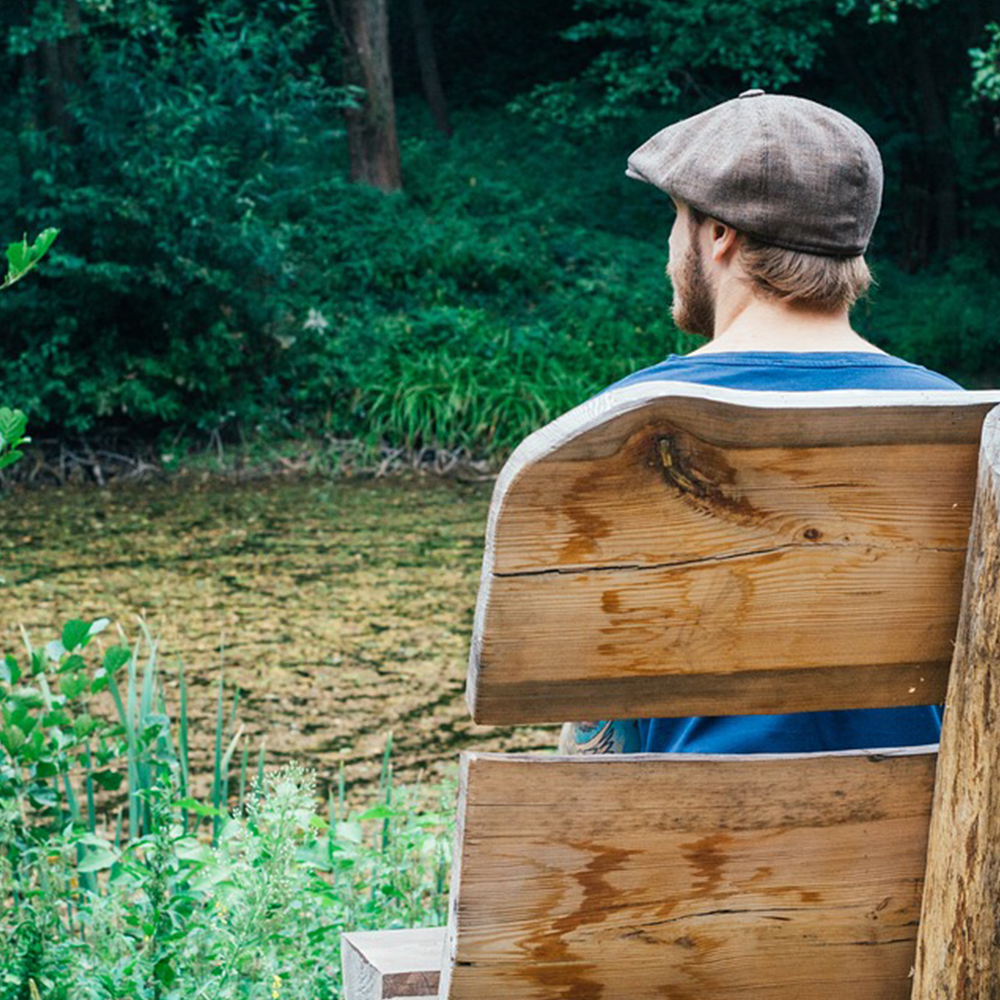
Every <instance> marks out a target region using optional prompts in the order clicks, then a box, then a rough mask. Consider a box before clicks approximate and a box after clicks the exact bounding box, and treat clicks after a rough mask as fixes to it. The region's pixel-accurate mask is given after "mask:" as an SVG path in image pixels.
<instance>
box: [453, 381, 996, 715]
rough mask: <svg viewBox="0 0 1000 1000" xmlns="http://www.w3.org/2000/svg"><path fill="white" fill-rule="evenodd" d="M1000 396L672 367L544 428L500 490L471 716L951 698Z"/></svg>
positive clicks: (759, 708) (716, 710) (474, 656)
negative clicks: (721, 379) (808, 389)
mask: <svg viewBox="0 0 1000 1000" xmlns="http://www.w3.org/2000/svg"><path fill="white" fill-rule="evenodd" d="M640 390H641V391H640ZM997 402H1000V393H860V392H829V393H790V394H778V393H747V392H734V391H731V390H730V391H727V390H720V389H712V388H710V387H705V386H681V385H679V384H676V383H674V384H671V383H659V384H656V385H652V387H650V386H642V387H633V388H632V389H627V390H619V391H616V392H610V393H606V394H605V395H604V396H602V397H599V398H598V400H594V401H591V403H588V404H585V406H583V407H579V408H578V409H577V410H575V411H572V412H571V413H570V414H567V415H566V416H565V417H562V418H560V419H559V420H557V421H555V422H554V423H553V424H551V425H549V426H548V427H546V428H543V429H542V430H541V431H539V432H538V433H537V434H536V435H533V436H532V437H531V438H529V439H528V440H527V441H526V442H525V443H524V445H522V446H521V448H519V449H518V451H517V452H515V454H514V456H512V458H511V461H510V463H508V466H507V467H505V469H504V471H503V472H502V474H501V476H500V479H499V480H498V483H497V488H496V491H495V494H494V500H493V505H492V507H491V513H490V523H489V528H488V531H487V548H486V554H485V557H484V564H483V580H482V586H481V588H480V595H479V602H478V605H477V611H476V621H475V625H474V634H473V642H472V650H471V654H470V663H469V689H468V697H469V703H470V708H471V709H472V712H473V716H474V718H475V719H476V721H477V722H484V723H495V724H509V723H512V722H545V721H559V720H562V719H566V718H574V717H577V718H580V717H583V718H591V717H593V716H594V714H595V712H596V713H597V714H598V715H601V716H602V717H605V718H623V717H630V716H636V715H644V716H648V717H657V716H667V715H692V714H711V715H719V714H750V713H755V712H773V711H778V710H781V708H780V707H779V706H778V705H777V704H776V696H778V695H780V693H781V692H782V691H783V690H788V692H789V694H790V698H791V701H790V702H789V704H788V707H787V708H786V709H785V710H801V711H806V710H811V709H820V708H861V707H879V706H887V705H897V704H916V703H923V704H928V703H931V702H933V701H935V700H939V699H940V698H941V696H942V695H943V691H944V685H945V683H946V675H947V669H948V664H949V663H950V659H951V639H952V637H953V635H954V631H955V628H956V625H957V620H958V602H959V595H960V591H961V579H962V573H963V565H964V555H965V546H966V539H967V535H968V528H969V523H970V520H971V511H972V496H973V488H974V482H975V472H974V470H975V463H976V456H977V451H978V438H979V431H980V428H981V424H982V420H983V418H984V416H985V414H986V412H987V411H988V409H989V406H990V405H993V404H995V403H997ZM886 622H892V623H893V627H892V628H891V629H889V628H886V627H885V623H886ZM831 667H832V668H837V669H838V670H843V671H845V674H844V676H842V677H841V678H839V679H836V680H834V679H831V677H830V676H829V675H826V674H824V675H823V676H822V680H821V679H820V675H819V674H818V673H817V671H820V670H825V669H826V668H831ZM869 667H872V668H874V669H872V670H869V669H868V668H869ZM785 671H788V673H789V677H788V682H787V685H786V682H785V681H784V679H783V674H784V672H785ZM702 673H703V674H705V675H707V685H706V687H705V688H704V689H702V688H700V687H699V684H698V681H697V679H696V675H697V674H702ZM862 675H863V676H862ZM720 697H721V700H720ZM588 706H589V707H588ZM597 706H600V708H599V709H598V708H597Z"/></svg>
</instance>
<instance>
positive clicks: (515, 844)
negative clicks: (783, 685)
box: [441, 748, 934, 1000]
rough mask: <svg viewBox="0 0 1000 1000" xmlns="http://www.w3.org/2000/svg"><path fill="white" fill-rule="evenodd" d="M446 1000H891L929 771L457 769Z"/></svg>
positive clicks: (776, 765) (899, 985) (577, 764)
mask: <svg viewBox="0 0 1000 1000" xmlns="http://www.w3.org/2000/svg"><path fill="white" fill-rule="evenodd" d="M462 768H463V776H462V802H461V804H460V817H461V822H462V832H460V834H459V841H458V843H459V852H458V857H457V858H456V861H455V865H454V870H453V876H452V879H453V881H452V897H451V898H452V913H451V922H450V926H449V936H448V949H449V961H448V963H447V964H446V966H445V968H444V970H443V979H442V987H441V996H442V997H449V998H451V1000H492V998H496V1000H598V998H600V1000H644V998H654V997H655V998H657V1000H663V998H671V1000H710V998H722V997H725V998H736V997H748V998H750V997H752V998H754V1000H801V997H803V996H810V997H831V998H850V1000H876V998H877V1000H902V998H904V997H907V996H909V990H910V979H909V975H910V971H911V967H912V964H913V955H914V947H915V940H916V933H917V918H918V915H919V908H920V892H921V885H922V881H923V872H924V861H925V844H926V833H927V822H928V816H929V812H930V803H931V795H932V786H933V778H934V754H933V753H930V752H927V748H923V749H922V750H909V751H898V752H893V753H891V754H888V755H885V756H881V757H875V758H873V757H868V756H865V755H863V754H834V755H798V756H784V757H763V756H757V757H753V758H742V759H741V758H719V757H715V758H713V757H698V756H695V755H686V754H681V755H648V756H646V755H636V756H630V757H589V758H580V757H575V758H551V757H550V758H545V757H531V756H527V755H519V756H514V755H507V756H503V755H491V754H466V755H463V762H462Z"/></svg>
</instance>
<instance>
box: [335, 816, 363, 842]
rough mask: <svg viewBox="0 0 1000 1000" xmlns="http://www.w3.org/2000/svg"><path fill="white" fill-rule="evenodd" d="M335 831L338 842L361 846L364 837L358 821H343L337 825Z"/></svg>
mask: <svg viewBox="0 0 1000 1000" xmlns="http://www.w3.org/2000/svg"><path fill="white" fill-rule="evenodd" d="M333 831H334V834H335V836H336V837H337V839H338V840H346V841H347V842H348V843H350V844H360V843H361V839H362V836H363V833H362V830H361V824H360V823H358V822H357V821H356V820H343V821H341V822H339V823H335V824H334V826H333Z"/></svg>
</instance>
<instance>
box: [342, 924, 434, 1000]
mask: <svg viewBox="0 0 1000 1000" xmlns="http://www.w3.org/2000/svg"><path fill="white" fill-rule="evenodd" d="M445 930H446V929H445V928H444V927H420V928H415V929H411V930H400V931H354V932H353V933H350V934H344V935H342V936H341V964H342V966H343V971H344V1000H390V998H393V997H407V998H412V1000H424V998H430V997H436V996H437V992H438V982H439V980H440V978H441V961H442V956H443V954H444V943H445Z"/></svg>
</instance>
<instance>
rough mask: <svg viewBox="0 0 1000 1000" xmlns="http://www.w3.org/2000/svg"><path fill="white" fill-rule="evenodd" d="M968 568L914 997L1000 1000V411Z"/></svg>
mask: <svg viewBox="0 0 1000 1000" xmlns="http://www.w3.org/2000/svg"><path fill="white" fill-rule="evenodd" d="M965 565H966V569H965V590H964V592H963V595H962V612H961V618H960V620H959V624H958V634H957V636H956V640H955V655H954V659H953V660H952V667H951V677H950V679H949V682H948V697H947V701H946V703H945V713H944V730H943V732H942V733H941V752H940V756H939V758H938V766H937V778H936V781H935V786H934V810H933V813H932V815H931V827H930V839H929V842H928V847H927V875H926V880H925V882H924V898H923V912H922V914H921V917H920V932H919V940H918V942H917V958H916V967H915V974H914V981H913V994H912V997H913V1000H994V998H996V997H1000V905H998V903H1000V408H997V409H995V410H993V411H992V412H991V413H990V414H989V416H988V417H987V418H986V423H985V424H984V426H983V443H982V450H981V452H980V456H979V485H978V490H977V493H976V508H975V513H974V514H973V521H972V532H971V534H970V536H969V554H968V558H967V561H966V564H965Z"/></svg>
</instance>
